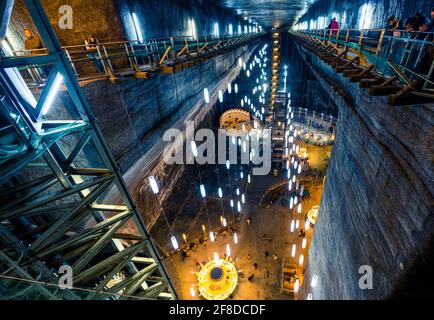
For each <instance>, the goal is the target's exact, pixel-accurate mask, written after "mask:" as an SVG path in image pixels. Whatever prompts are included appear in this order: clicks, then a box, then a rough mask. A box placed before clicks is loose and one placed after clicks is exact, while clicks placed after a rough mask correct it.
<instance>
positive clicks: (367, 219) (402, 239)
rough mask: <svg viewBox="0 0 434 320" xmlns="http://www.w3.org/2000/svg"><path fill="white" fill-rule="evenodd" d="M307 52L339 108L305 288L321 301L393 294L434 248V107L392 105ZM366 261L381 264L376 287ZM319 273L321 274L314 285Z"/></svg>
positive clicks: (375, 267)
mask: <svg viewBox="0 0 434 320" xmlns="http://www.w3.org/2000/svg"><path fill="white" fill-rule="evenodd" d="M302 56H303V58H304V59H305V60H306V61H308V64H309V65H310V67H311V68H312V69H313V71H314V73H315V74H316V76H317V77H318V78H319V80H320V83H321V84H322V85H323V86H324V87H325V88H326V90H328V91H329V92H330V94H331V97H332V98H333V99H334V100H335V102H336V104H337V105H338V106H339V120H338V125H337V133H336V143H335V147H334V150H333V155H332V159H331V162H330V168H329V171H328V174H327V181H326V184H325V189H324V194H323V198H322V201H321V208H320V212H319V217H318V221H317V224H316V226H315V232H314V236H313V240H312V245H311V248H310V253H309V267H308V271H307V277H306V281H305V288H304V290H305V292H306V293H308V292H311V293H313V296H314V299H381V298H387V297H389V296H390V295H391V294H392V292H393V291H394V290H395V289H396V288H397V287H398V286H399V285H400V284H401V283H402V282H405V281H404V280H406V277H407V275H408V274H409V273H411V271H412V269H413V264H414V262H415V260H416V259H417V258H420V257H423V256H424V255H425V254H426V253H427V252H428V250H429V248H428V244H429V242H430V239H431V238H432V237H433V234H434V214H433V212H432V195H433V189H434V184H433V178H434V175H433V170H432V159H433V146H432V145H433V144H432V141H433V130H432V128H433V115H434V113H433V111H434V105H433V104H430V105H411V106H398V107H391V106H389V105H388V104H387V102H386V98H385V97H371V96H369V95H368V93H367V91H366V90H365V89H360V88H359V86H358V84H357V83H355V84H354V83H351V82H349V81H348V80H347V79H346V78H344V77H343V76H342V75H338V74H336V73H335V72H334V70H333V69H332V68H331V67H330V66H328V65H326V64H325V63H323V62H322V61H321V60H319V59H318V58H317V57H316V56H315V55H313V54H312V53H310V52H307V51H304V49H303V50H302ZM318 71H320V73H321V75H320V74H319V73H318ZM324 77H327V78H329V81H330V79H331V81H333V82H335V83H338V84H339V85H340V87H341V88H343V90H344V91H345V93H346V94H347V95H348V96H349V98H350V100H352V102H353V103H351V104H354V106H349V105H348V104H347V103H345V102H344V100H343V99H342V98H341V97H340V96H339V95H338V94H336V93H335V92H334V91H333V89H332V88H331V87H330V85H329V83H328V82H326V81H324ZM347 101H348V99H347ZM364 265H368V266H371V267H372V270H373V289H372V290H361V289H360V288H359V279H360V278H361V276H362V275H361V274H359V268H360V267H361V266H364ZM313 275H317V276H318V277H319V281H318V285H317V287H316V288H314V289H313V288H310V279H312V277H313Z"/></svg>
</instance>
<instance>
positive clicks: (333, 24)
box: [327, 18, 339, 32]
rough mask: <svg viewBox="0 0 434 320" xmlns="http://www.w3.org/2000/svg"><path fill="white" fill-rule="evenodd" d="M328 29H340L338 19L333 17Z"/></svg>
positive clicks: (333, 30)
mask: <svg viewBox="0 0 434 320" xmlns="http://www.w3.org/2000/svg"><path fill="white" fill-rule="evenodd" d="M327 29H329V30H331V31H332V32H335V31H337V30H339V22H338V21H337V20H336V18H333V19H332V20H331V21H330V24H329V25H328V27H327Z"/></svg>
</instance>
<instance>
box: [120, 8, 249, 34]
mask: <svg viewBox="0 0 434 320" xmlns="http://www.w3.org/2000/svg"><path fill="white" fill-rule="evenodd" d="M116 5H117V8H118V12H119V15H120V17H121V20H122V22H123V24H124V26H125V30H126V31H125V33H126V36H127V38H128V39H132V40H136V39H137V32H136V28H135V25H134V22H133V13H135V14H136V15H137V18H138V19H137V20H138V21H139V25H140V29H141V31H142V33H143V37H144V38H145V39H155V38H163V37H183V36H189V35H191V26H190V20H191V19H193V20H194V23H195V26H196V28H195V29H196V33H197V35H198V36H203V35H208V36H210V35H213V34H215V23H218V25H219V33H220V36H225V35H229V25H230V24H232V27H233V33H234V34H236V33H238V25H241V29H242V31H243V32H244V25H246V24H247V22H245V21H241V20H240V19H239V18H238V17H236V16H235V15H233V14H232V12H231V11H228V10H226V9H223V8H221V7H218V6H216V5H215V4H214V3H213V2H212V1H208V0H180V1H176V0H163V1H161V0H145V1H143V0H142V1H138V0H120V1H116Z"/></svg>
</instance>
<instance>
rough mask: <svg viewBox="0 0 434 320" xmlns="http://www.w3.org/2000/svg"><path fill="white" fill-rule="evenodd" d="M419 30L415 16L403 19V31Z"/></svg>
mask: <svg viewBox="0 0 434 320" xmlns="http://www.w3.org/2000/svg"><path fill="white" fill-rule="evenodd" d="M417 30H419V25H418V20H417V18H416V17H411V18H408V19H407V20H406V21H405V32H407V33H411V32H415V31H417Z"/></svg>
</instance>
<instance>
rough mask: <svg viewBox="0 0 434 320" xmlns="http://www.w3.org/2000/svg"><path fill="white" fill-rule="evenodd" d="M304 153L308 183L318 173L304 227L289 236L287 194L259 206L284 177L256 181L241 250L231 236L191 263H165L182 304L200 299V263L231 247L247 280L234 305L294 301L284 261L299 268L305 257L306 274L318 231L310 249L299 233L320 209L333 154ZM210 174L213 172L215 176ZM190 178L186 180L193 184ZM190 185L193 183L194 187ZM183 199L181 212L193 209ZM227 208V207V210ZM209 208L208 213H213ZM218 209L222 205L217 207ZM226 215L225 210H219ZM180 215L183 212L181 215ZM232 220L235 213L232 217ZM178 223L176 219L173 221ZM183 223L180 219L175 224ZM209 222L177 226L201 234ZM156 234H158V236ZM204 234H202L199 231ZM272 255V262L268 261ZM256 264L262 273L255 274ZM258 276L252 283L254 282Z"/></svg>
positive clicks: (175, 259)
mask: <svg viewBox="0 0 434 320" xmlns="http://www.w3.org/2000/svg"><path fill="white" fill-rule="evenodd" d="M300 146H301V147H305V148H307V149H308V153H309V163H310V168H311V171H310V172H309V173H308V174H307V176H309V177H314V175H315V173H314V168H317V172H318V173H319V172H321V174H322V175H321V176H320V175H319V174H318V176H317V178H316V179H315V177H314V180H313V183H312V184H313V186H311V185H307V186H306V188H307V189H308V190H309V191H310V193H311V196H310V197H309V198H308V199H305V200H304V201H303V209H302V213H301V215H297V217H296V219H299V221H300V227H299V228H298V229H296V230H295V231H294V232H293V233H291V232H290V225H291V221H292V219H293V210H290V209H289V208H288V205H287V204H285V205H284V204H282V201H281V200H282V198H284V197H287V196H288V192H286V191H285V192H282V191H281V197H280V198H279V199H278V200H277V201H275V202H274V203H273V205H272V206H271V207H270V208H268V209H267V208H262V207H260V206H259V205H258V204H259V201H260V199H261V197H262V195H263V194H264V192H265V191H266V190H267V189H268V188H269V187H270V186H272V185H273V184H276V183H278V182H281V181H282V179H284V177H283V176H280V177H273V176H271V175H268V176H255V177H253V179H252V183H251V184H250V185H249V187H248V190H247V193H246V197H247V202H246V205H245V206H244V207H243V211H242V214H241V218H240V221H239V223H237V233H238V244H234V241H233V238H232V235H230V234H229V233H226V234H221V235H219V236H217V238H216V241H215V242H214V243H211V242H210V241H207V242H205V243H204V244H202V245H199V246H197V247H196V248H195V249H194V251H193V250H190V251H189V252H188V257H184V258H183V257H182V255H181V254H180V253H179V254H175V255H172V256H171V257H170V258H167V259H166V263H165V264H166V265H167V266H168V270H169V272H170V273H171V275H174V274H176V278H177V279H178V281H177V284H178V285H177V287H178V291H180V292H179V295H180V297H181V298H182V299H200V297H199V296H198V294H197V289H196V295H195V296H194V297H192V296H191V293H190V288H191V287H192V286H194V285H195V284H196V282H197V279H196V272H198V271H199V270H200V266H199V265H198V263H205V262H207V261H209V260H210V259H213V256H214V253H215V252H217V253H218V254H219V256H220V257H223V255H224V253H225V252H226V245H227V244H228V243H229V244H230V246H231V257H232V259H234V260H236V267H237V269H238V271H239V272H242V273H243V274H244V276H243V277H240V278H239V285H238V287H237V289H236V291H235V292H234V294H233V295H232V297H231V298H232V299H235V300H254V299H261V300H262V299H272V300H282V299H293V298H294V297H292V296H288V295H285V294H282V293H281V290H280V289H281V276H282V275H281V272H282V261H283V259H285V261H289V262H290V263H295V264H298V262H299V257H300V254H304V263H303V266H302V267H301V268H302V269H303V270H304V269H305V268H306V262H307V261H308V257H307V253H308V249H309V244H310V240H311V237H312V232H313V228H309V230H308V232H307V233H306V237H307V239H308V243H307V246H306V248H305V249H302V240H303V237H301V236H300V235H299V231H300V230H301V229H303V228H304V221H305V219H306V216H307V212H308V211H309V210H310V209H311V208H312V207H313V206H316V205H319V204H320V200H321V194H322V186H323V181H324V177H323V175H324V173H325V172H326V168H327V165H328V160H327V159H328V157H329V156H330V153H331V147H318V146H313V145H305V144H300ZM210 171H211V172H212V171H213V170H210ZM186 178H187V177H183V178H181V179H182V180H188V179H186ZM190 183H191V181H190ZM183 190H184V193H183V198H184V201H185V202H189V203H188V204H186V203H182V202H179V203H178V207H183V206H186V205H191V199H190V196H188V195H187V194H189V193H190V192H189V191H188V190H186V189H184V188H183ZM174 196H176V195H174ZM225 206H226V207H227V206H228V205H227V204H225ZM210 207H212V204H211V206H210V205H209V208H208V210H209V211H210V212H211V211H213V209H210ZM215 207H216V208H218V204H215ZM172 212H175V211H174V210H172ZM220 212H221V209H220ZM178 213H179V210H178ZM227 214H228V215H230V214H231V213H230V212H228V213H227ZM172 218H173V217H172ZM248 218H250V219H251V223H250V224H248V223H247V219H248ZM176 219H178V218H176ZM205 220H206V219H205V217H204V216H203V215H202V218H200V215H199V217H198V216H197V215H196V216H195V217H194V218H193V219H179V220H178V222H177V226H176V228H177V230H182V229H184V232H185V233H188V231H189V230H193V229H194V230H196V229H197V230H200V226H201V223H206V221H205ZM154 232H156V230H154ZM199 232H200V231H199ZM294 243H296V245H297V252H296V255H295V257H294V258H291V248H292V245H293V244H294ZM266 252H268V256H266ZM255 264H257V267H256V268H255ZM252 275H253V279H252V280H251V281H250V280H249V277H251V276H252Z"/></svg>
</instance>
